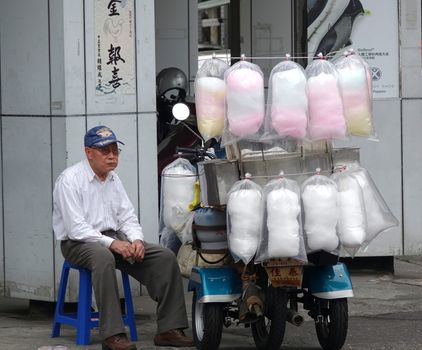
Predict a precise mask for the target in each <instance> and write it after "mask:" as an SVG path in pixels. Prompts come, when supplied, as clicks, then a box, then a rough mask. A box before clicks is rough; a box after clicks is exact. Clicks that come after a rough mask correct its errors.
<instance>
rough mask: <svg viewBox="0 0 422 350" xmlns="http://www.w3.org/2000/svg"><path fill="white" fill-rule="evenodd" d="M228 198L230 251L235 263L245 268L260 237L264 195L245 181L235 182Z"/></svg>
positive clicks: (260, 190) (248, 180)
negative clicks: (242, 263)
mask: <svg viewBox="0 0 422 350" xmlns="http://www.w3.org/2000/svg"><path fill="white" fill-rule="evenodd" d="M227 196H228V197H227V198H228V199H227V238H228V245H229V250H230V252H231V254H232V255H233V258H234V259H235V260H242V261H243V262H244V263H245V264H248V263H249V262H250V261H251V260H252V258H253V256H254V255H255V253H256V251H257V248H258V243H259V239H260V237H261V232H262V219H263V203H264V195H263V192H262V189H261V187H260V186H259V185H257V184H256V183H255V182H253V181H252V180H250V179H248V178H246V179H244V180H240V181H237V182H236V183H235V184H234V185H233V186H232V188H231V189H230V191H229V193H228V195H227Z"/></svg>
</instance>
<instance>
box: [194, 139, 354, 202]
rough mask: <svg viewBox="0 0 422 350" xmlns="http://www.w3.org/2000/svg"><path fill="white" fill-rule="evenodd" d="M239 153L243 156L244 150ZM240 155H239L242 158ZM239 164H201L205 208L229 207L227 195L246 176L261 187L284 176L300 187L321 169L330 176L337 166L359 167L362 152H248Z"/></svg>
mask: <svg viewBox="0 0 422 350" xmlns="http://www.w3.org/2000/svg"><path fill="white" fill-rule="evenodd" d="M240 152H243V151H242V150H241V151H240ZM240 152H239V154H240ZM239 158H240V160H211V161H203V162H201V163H199V164H198V166H199V178H200V184H201V201H202V203H203V204H204V205H205V206H221V205H226V204H227V193H228V192H229V190H230V188H231V187H232V185H233V184H234V183H235V182H236V181H238V180H239V179H240V178H242V177H244V176H245V174H246V173H250V174H251V175H252V180H253V181H254V182H256V183H258V184H259V185H261V186H265V184H266V183H267V182H268V181H269V180H271V179H272V178H274V177H276V176H278V175H279V174H280V172H281V171H283V172H284V174H285V176H288V177H289V178H292V179H294V180H296V181H298V182H299V184H301V183H302V182H303V181H304V180H305V179H306V178H308V177H309V176H311V175H312V174H313V173H315V170H316V169H317V168H319V169H320V170H321V174H324V175H329V174H331V172H332V169H333V168H334V167H336V166H338V165H347V164H350V163H359V148H330V147H326V146H321V147H317V148H314V149H303V148H302V149H300V150H299V151H295V152H283V151H268V150H265V151H259V150H248V152H243V153H242V156H241V157H239Z"/></svg>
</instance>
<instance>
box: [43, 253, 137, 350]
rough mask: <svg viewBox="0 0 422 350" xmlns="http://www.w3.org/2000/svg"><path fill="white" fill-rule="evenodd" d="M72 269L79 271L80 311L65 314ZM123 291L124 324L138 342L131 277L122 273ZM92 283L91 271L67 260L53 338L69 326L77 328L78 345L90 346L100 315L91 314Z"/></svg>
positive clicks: (63, 272)
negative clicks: (65, 326)
mask: <svg viewBox="0 0 422 350" xmlns="http://www.w3.org/2000/svg"><path fill="white" fill-rule="evenodd" d="M70 269H76V270H78V271H79V296H78V311H77V312H76V313H64V311H63V308H64V300H65V294H66V288H67V281H68V278H69V271H70ZM122 281H123V290H124V295H125V306H126V314H124V315H123V323H124V324H125V325H127V326H128V327H129V330H130V339H131V340H132V341H137V340H138V334H137V332H136V325H135V317H134V311H133V302H132V294H131V292H130V283H129V276H128V274H127V273H125V272H123V271H122ZM91 301H92V282H91V271H89V270H88V269H86V268H83V267H81V266H76V265H72V264H71V263H69V262H68V261H66V260H65V262H64V263H63V268H62V275H61V278H60V287H59V294H58V296H57V304H56V311H55V313H54V321H53V330H52V333H51V337H52V338H54V337H58V336H60V326H61V325H62V324H67V325H70V326H73V327H75V328H76V344H77V345H88V344H89V341H90V334H91V329H92V328H94V327H98V324H99V321H98V317H99V313H98V312H91Z"/></svg>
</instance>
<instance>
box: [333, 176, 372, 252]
mask: <svg viewBox="0 0 422 350" xmlns="http://www.w3.org/2000/svg"><path fill="white" fill-rule="evenodd" d="M360 191H361V189H360V187H359V185H358V184H357V183H356V184H355V185H351V186H350V187H349V189H347V190H345V191H340V192H339V210H340V218H339V224H338V233H339V238H340V242H341V244H342V245H343V247H345V248H359V247H360V246H361V245H362V243H363V242H364V241H365V237H366V232H365V229H366V217H365V208H364V206H363V202H362V194H361V192H360Z"/></svg>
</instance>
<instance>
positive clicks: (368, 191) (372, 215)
mask: <svg viewBox="0 0 422 350" xmlns="http://www.w3.org/2000/svg"><path fill="white" fill-rule="evenodd" d="M348 171H349V172H350V174H351V176H352V177H353V178H354V179H356V180H357V182H358V183H359V185H360V187H361V188H362V193H363V199H364V204H365V212H366V218H367V229H366V238H365V244H364V245H366V244H369V243H370V242H371V241H372V240H373V239H374V238H375V237H377V236H378V235H379V234H380V233H381V232H384V231H386V230H388V229H390V228H392V227H396V226H398V225H399V221H398V220H397V219H396V217H395V216H394V214H393V213H392V212H391V210H390V208H389V207H388V205H387V203H386V202H385V200H384V198H383V196H382V195H381V192H380V191H379V190H378V188H377V186H376V184H375V182H374V180H373V179H372V177H371V175H370V174H369V172H368V170H366V169H365V168H363V167H361V166H352V167H350V168H349V170H348Z"/></svg>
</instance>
